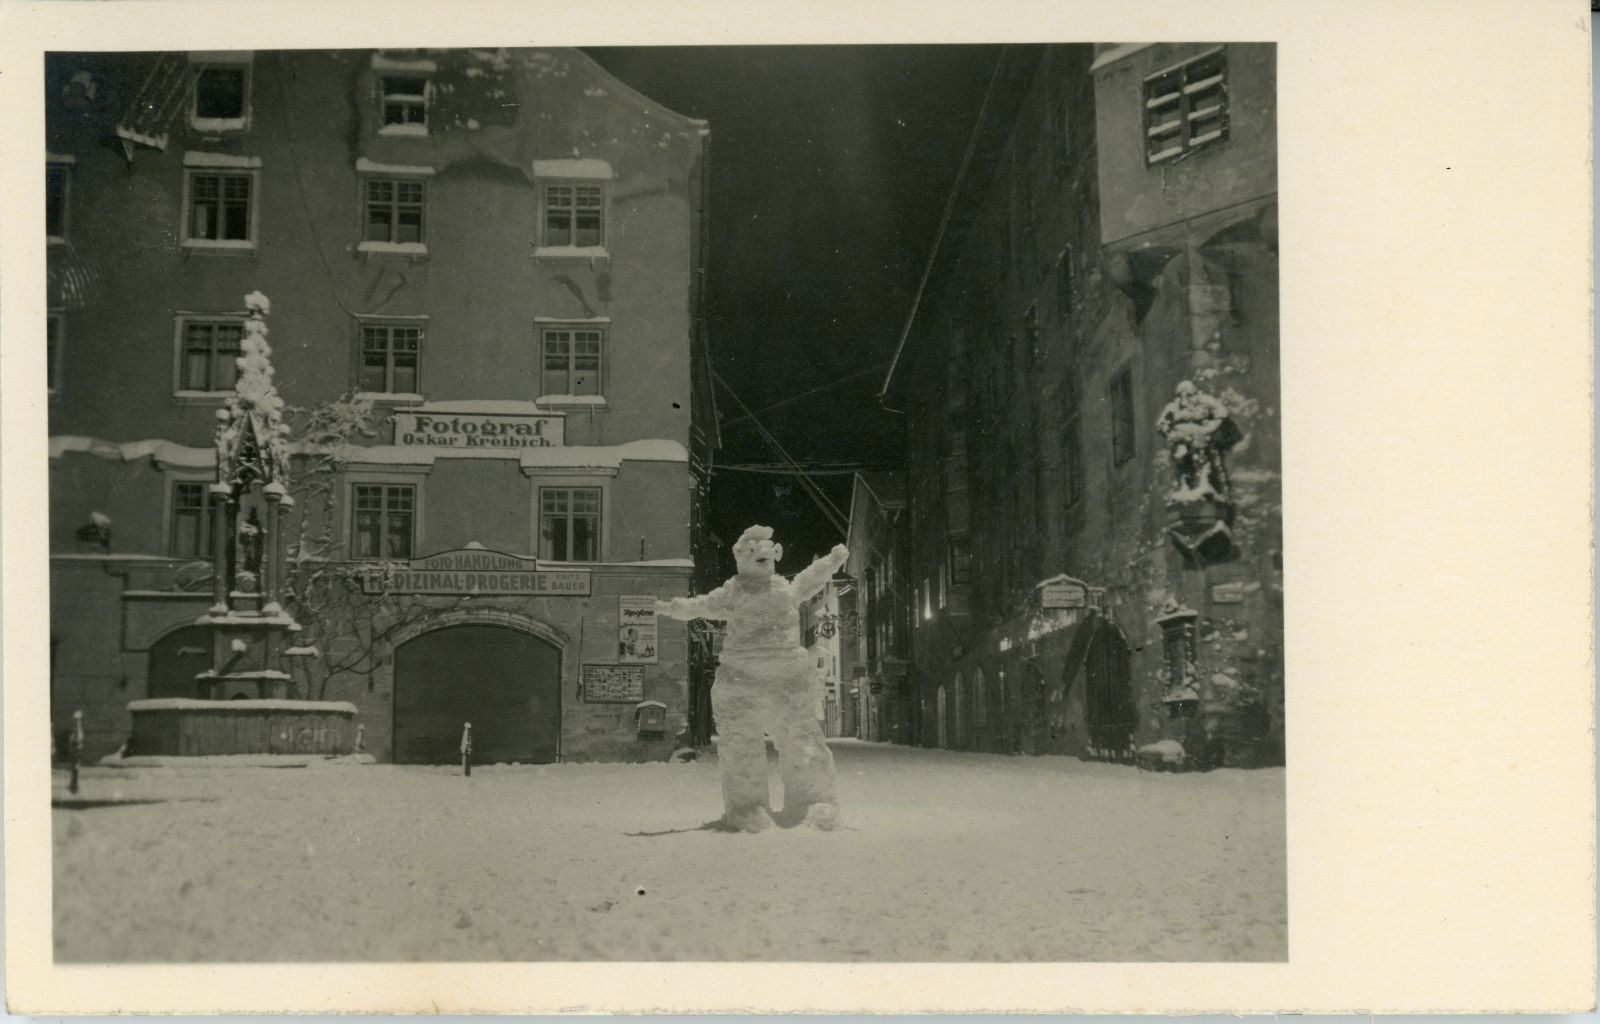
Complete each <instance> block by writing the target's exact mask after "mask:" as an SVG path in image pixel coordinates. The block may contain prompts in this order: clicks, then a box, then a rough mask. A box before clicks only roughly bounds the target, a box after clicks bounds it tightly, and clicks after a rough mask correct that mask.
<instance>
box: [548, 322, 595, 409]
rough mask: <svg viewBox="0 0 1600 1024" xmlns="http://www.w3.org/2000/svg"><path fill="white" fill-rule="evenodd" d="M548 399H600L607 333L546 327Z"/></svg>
mask: <svg viewBox="0 0 1600 1024" xmlns="http://www.w3.org/2000/svg"><path fill="white" fill-rule="evenodd" d="M541 335H542V342H541V343H542V346H543V349H544V377H543V382H542V385H541V391H542V393H543V394H547V395H598V394H600V393H601V387H600V360H601V355H602V353H603V350H604V348H605V331H604V330H602V329H600V328H598V327H546V328H544V329H543V330H542V331H541Z"/></svg>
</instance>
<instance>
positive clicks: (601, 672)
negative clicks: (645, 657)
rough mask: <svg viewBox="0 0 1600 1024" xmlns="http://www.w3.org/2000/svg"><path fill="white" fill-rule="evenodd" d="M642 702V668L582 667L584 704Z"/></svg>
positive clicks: (632, 666)
mask: <svg viewBox="0 0 1600 1024" xmlns="http://www.w3.org/2000/svg"><path fill="white" fill-rule="evenodd" d="M641 700H644V666H642V665H585V666H583V702H584V703H585V704H637V703H638V702H639V701H641Z"/></svg>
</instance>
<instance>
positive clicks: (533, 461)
mask: <svg viewBox="0 0 1600 1024" xmlns="http://www.w3.org/2000/svg"><path fill="white" fill-rule="evenodd" d="M541 412H543V410H541ZM337 457H338V458H339V460H340V461H342V462H352V463H357V464H361V465H369V466H431V465H433V464H434V461H435V460H437V459H440V458H448V459H516V460H518V461H519V462H520V463H521V464H522V467H523V468H524V469H546V468H551V467H559V468H572V469H619V468H621V466H622V464H623V463H624V462H684V463H687V462H688V461H689V453H688V451H686V450H685V449H684V447H683V445H681V444H679V443H678V442H677V441H671V440H667V439H665V438H651V439H648V440H643V441H628V442H626V443H624V444H615V445H560V446H552V447H549V448H524V449H520V450H519V449H514V448H513V449H507V448H431V447H427V446H425V445H405V444H374V445H365V446H363V445H347V446H346V447H344V448H341V449H339V451H338V453H337Z"/></svg>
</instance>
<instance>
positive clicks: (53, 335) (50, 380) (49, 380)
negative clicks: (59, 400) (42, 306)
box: [44, 313, 63, 395]
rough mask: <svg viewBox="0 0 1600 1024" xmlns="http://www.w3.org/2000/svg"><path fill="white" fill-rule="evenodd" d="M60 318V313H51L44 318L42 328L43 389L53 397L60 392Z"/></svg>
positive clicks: (61, 325)
mask: <svg viewBox="0 0 1600 1024" xmlns="http://www.w3.org/2000/svg"><path fill="white" fill-rule="evenodd" d="M62 327H63V323H62V318H61V314H60V313H51V314H50V315H49V316H48V317H46V318H45V327H44V382H45V388H46V389H47V390H48V391H49V392H50V393H51V394H52V395H53V394H55V393H56V392H57V391H60V390H61V365H60V364H61V332H62Z"/></svg>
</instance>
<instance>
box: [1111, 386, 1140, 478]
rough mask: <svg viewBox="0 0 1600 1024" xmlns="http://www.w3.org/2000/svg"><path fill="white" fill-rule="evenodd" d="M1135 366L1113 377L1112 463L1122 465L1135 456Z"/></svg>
mask: <svg viewBox="0 0 1600 1024" xmlns="http://www.w3.org/2000/svg"><path fill="white" fill-rule="evenodd" d="M1133 423H1134V416H1133V367H1131V366H1127V367H1123V368H1122V370H1120V371H1119V372H1118V373H1117V375H1116V376H1115V377H1113V378H1111V463H1112V465H1115V466H1120V465H1122V464H1123V463H1124V462H1127V461H1128V460H1129V459H1131V458H1133V450H1134V444H1133Z"/></svg>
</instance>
